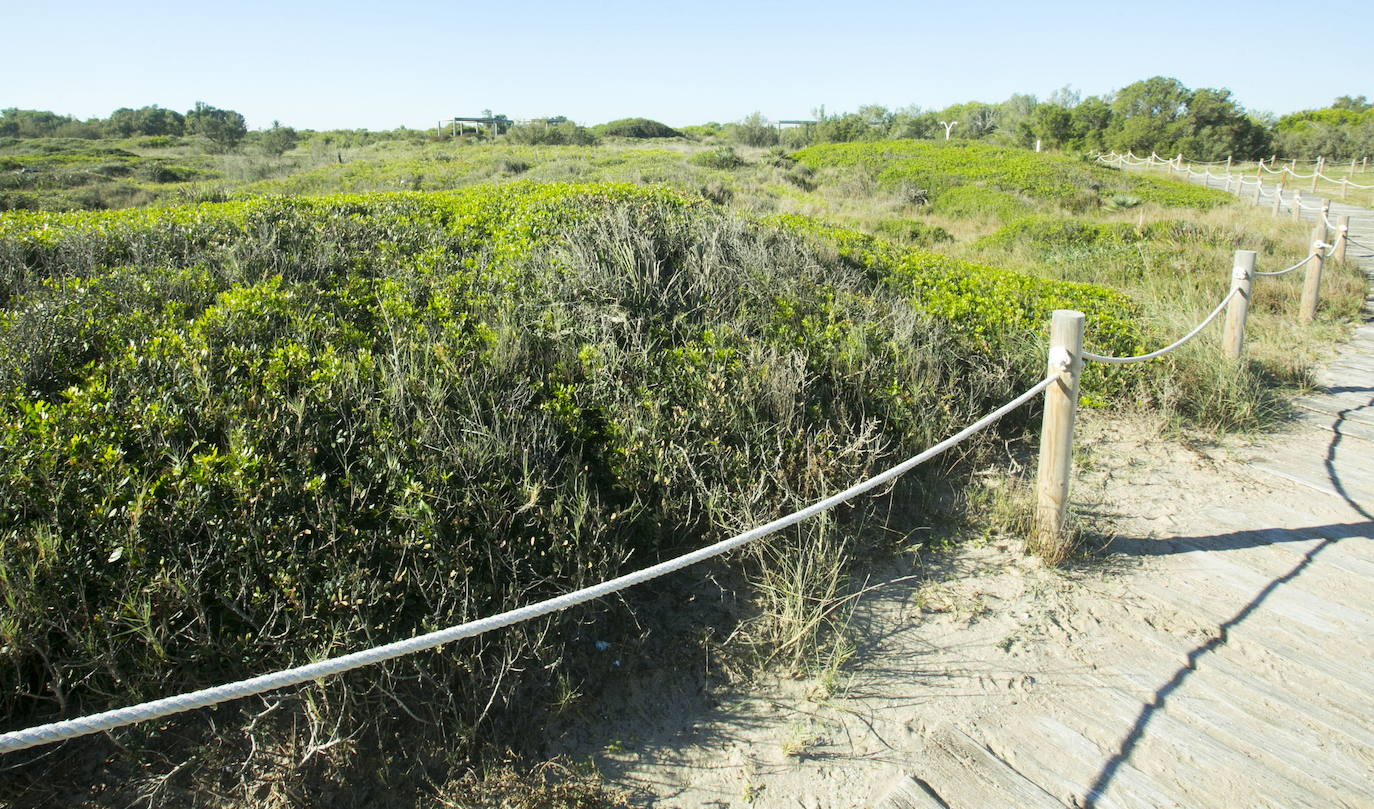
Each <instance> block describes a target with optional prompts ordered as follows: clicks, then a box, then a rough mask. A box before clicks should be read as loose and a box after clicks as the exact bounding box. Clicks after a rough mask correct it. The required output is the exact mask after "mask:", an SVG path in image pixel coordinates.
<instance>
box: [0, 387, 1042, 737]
mask: <svg viewBox="0 0 1374 809" xmlns="http://www.w3.org/2000/svg"><path fill="white" fill-rule="evenodd" d="M1058 378H1059V376H1058V374H1054V375H1051V376H1047V377H1046V378H1044V379H1042V380H1040V381H1039V382H1038V383H1036V384H1035V386H1034V387H1032V388H1031V389H1030V390H1028V391H1026V392H1025V393H1023V394H1021V395H1020V396H1017V397H1016V398H1015V399H1012V400H1011V401H1010V402H1007V403H1006V404H1004V405H1002V406H1001V407H999V408H997V409H996V410H994V411H992V412H991V413H989V414H987V415H986V416H984V417H982V418H981V419H979V420H978V421H975V422H974V423H973V424H970V425H969V426H967V427H965V428H964V429H962V430H960V431H959V432H957V433H955V434H954V435H952V436H950V437H949V438H946V439H945V440H944V441H941V442H940V443H938V444H936V445H935V446H933V447H931V448H930V449H927V450H926V451H924V452H922V453H921V454H919V455H916V456H914V457H912V458H908V459H907V460H905V461H903V462H902V463H900V464H898V465H896V466H894V467H892V468H891V469H888V470H887V471H885V472H882V473H880V474H878V475H875V476H874V477H871V478H869V479H868V480H865V481H863V482H861V483H856V484H855V485H853V486H850V487H849V488H848V489H845V490H844V491H842V492H840V493H838V494H833V495H831V496H830V497H827V498H825V499H824V500H821V501H819V502H816V503H812V504H811V505H809V506H807V507H806V508H803V509H801V510H800V511H796V512H793V513H792V514H789V515H787V516H786V517H779V518H778V519H776V520H773V521H772V522H770V523H766V524H764V525H760V526H758V527H757V528H754V529H752V530H749V531H746V532H745V533H743V534H738V535H736V536H733V537H731V538H729V539H725V540H721V541H720V542H717V543H716V544H714V545H708V546H707V547H705V548H701V549H700V550H696V551H693V552H691V553H688V554H684V555H682V556H679V557H677V558H675V559H669V560H668V561H666V562H660V563H658V564H656V565H653V566H651V567H647V568H644V569H643V570H639V571H636V572H634V573H627V574H625V575H624V576H619V577H617V578H614V579H611V580H609V581H604V582H602V583H600V584H595V585H592V586H591V587H584V588H583V589H581V590H575V591H573V592H571V593H565V594H564V595H561V596H557V597H555V598H550V599H548V600H547V601H541V602H539V603H537V604H530V605H528V606H524V607H520V608H519V609H514V610H510V611H507V612H503V613H500V614H499V615H493V616H490V617H487V618H481V619H479V620H476V621H470V622H468V623H465V624H459V625H457V626H451V627H448V628H445V629H440V630H436V631H434V632H429V633H427V634H424V635H417V636H416V637H413V638H409V639H407V640H401V641H395V642H392V643H388V644H385V645H383V646H377V647H374V648H371V649H364V650H362V651H359V652H353V653H351V654H346V655H343V656H341V657H336V658H332V659H328V660H320V661H317V662H315V663H308V664H306V665H303V666H296V667H294V668H289V669H284V670H282V671H276V672H272V673H271V674H262V675H259V676H257V677H253V678H250V679H247V680H241V681H239V682H236V683H228V684H225V685H218V686H215V687H213V688H205V689H201V690H199V691H192V692H189V693H186V694H178V695H176V696H172V697H164V698H162V699H157V700H153V701H151V702H145V703H143V704H141V705H133V706H130V707H127V708H117V709H115V710H111V711H105V712H103V713H97V714H93V715H91V716H83V717H80V718H78V719H68V720H65V721H62V722H53V723H51V724H47V725H39V726H37V727H32V728H27V729H25V730H17V731H13V732H10V733H5V734H3V735H0V753H12V752H15V751H17V750H24V749H27V748H29V747H35V746H37V745H40V744H50V743H52V742H59V741H64V740H66V739H72V738H75V737H77V736H85V735H87V734H91V733H99V732H101V731H105V730H113V729H115V728H120V727H124V726H125V725H131V724H134V723H135V722H146V721H148V720H151V719H158V718H161V717H164V716H171V715H172V714H178V713H183V712H185V711H191V710H195V709H197V708H204V707H207V706H210V705H217V704H219V703H221V702H227V701H229V700H231V699H239V698H241V697H249V696H253V695H254V694H261V693H263V692H265V691H272V690H275V689H278V688H285V687H287V686H292V685H299V684H301V683H305V682H309V681H311V680H317V679H319V678H321V677H328V676H331V675H335V674H342V673H344V672H346V671H352V670H353V669H356V668H361V667H363V666H369V665H372V664H374V663H381V662H382V661H385V660H391V659H392V658H396V657H401V656H402V655H408V654H413V653H415V652H419V651H423V650H425V649H432V648H434V647H436V646H441V645H443V644H445V643H450V642H452V641H455V640H459V639H461V638H471V637H474V636H476V635H480V634H482V633H483V632H489V631H491V630H493V629H500V628H501V627H506V626H510V625H511V624H516V623H519V622H521V621H527V620H529V619H531V618H537V617H539V616H541V615H548V614H550V613H553V612H557V611H559V610H565V609H567V608H569V607H573V606H576V605H578V604H581V603H583V602H586V601H591V600H593V599H596V598H601V597H602V596H606V595H610V594H611V593H614V592H617V591H619V590H623V589H625V588H627V587H632V586H634V585H636V584H641V583H643V582H646V581H649V580H650V579H655V578H658V577H659V576H664V575H667V574H668V573H672V572H674V571H677V570H681V569H682V568H684V567H688V566H689V565H694V564H696V563H697V562H701V561H703V560H706V559H710V558H711V557H713V556H719V555H720V554H722V553H725V552H727V551H731V550H734V549H735V548H738V547H740V546H741V545H744V544H746V543H748V542H751V541H753V540H755V539H758V538H760V537H764V536H767V535H768V534H772V533H774V532H776V531H779V530H781V529H783V528H786V527H788V526H791V525H795V524H797V523H799V522H801V521H802V520H805V519H807V518H808V517H812V516H814V515H816V514H819V513H821V512H822V511H825V510H827V509H830V508H834V507H835V506H837V505H839V504H841V503H843V502H845V501H846V500H850V499H853V498H855V497H857V496H859V495H861V494H863V493H864V492H867V491H871V490H873V489H876V488H878V487H879V486H882V485H883V484H885V483H888V482H889V481H891V480H893V479H895V478H896V477H898V476H899V475H902V474H903V473H905V472H908V471H910V470H911V469H913V468H915V467H917V466H919V465H920V464H922V463H925V462H926V461H928V460H930V459H931V458H934V457H935V456H937V455H939V454H940V453H942V452H944V451H945V450H947V449H949V448H950V447H953V446H955V445H956V444H958V443H959V442H961V441H963V440H964V439H966V438H968V437H969V436H971V435H974V434H975V433H978V432H980V431H982V430H984V429H986V428H987V427H989V426H990V425H992V424H993V423H994V422H996V421H997V420H998V419H1000V418H1002V416H1004V415H1006V414H1007V413H1010V412H1011V411H1013V410H1015V409H1016V408H1018V407H1020V406H1021V405H1023V404H1025V403H1026V402H1029V401H1030V400H1031V399H1033V398H1034V397H1035V396H1036V395H1038V394H1040V393H1041V392H1043V391H1044V390H1045V389H1046V388H1048V387H1049V386H1050V385H1051V384H1053V383H1054V382H1055V381H1056V380H1057V379H1058Z"/></svg>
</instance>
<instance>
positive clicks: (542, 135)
mask: <svg viewBox="0 0 1374 809" xmlns="http://www.w3.org/2000/svg"><path fill="white" fill-rule="evenodd" d="M506 139H507V140H509V141H510V142H511V143H522V144H526V145H531V146H594V145H596V134H595V133H593V132H592V131H591V130H590V129H587V128H586V127H583V126H578V125H577V124H575V123H573V122H572V121H560V122H558V123H545V122H543V121H531V122H530V123H528V124H520V125H519V126H512V127H511V128H510V129H508V130H506Z"/></svg>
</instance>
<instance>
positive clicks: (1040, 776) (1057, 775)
mask: <svg viewBox="0 0 1374 809" xmlns="http://www.w3.org/2000/svg"><path fill="white" fill-rule="evenodd" d="M978 733H979V736H980V737H981V738H982V739H983V742H984V744H986V745H987V746H988V748H989V749H990V750H992V751H994V752H995V753H996V755H997V756H998V758H999V759H1001V760H1005V761H1007V762H1008V763H1010V764H1011V765H1012V766H1014V767H1015V768H1016V769H1017V770H1018V771H1019V772H1021V773H1023V774H1024V775H1025V776H1026V777H1027V778H1028V779H1030V780H1032V781H1034V782H1035V783H1036V784H1038V785H1039V786H1040V788H1041V789H1043V790H1044V791H1046V792H1047V793H1049V794H1051V795H1053V796H1055V797H1056V798H1058V799H1059V800H1060V801H1062V802H1063V803H1064V804H1065V805H1068V806H1085V805H1088V803H1089V801H1088V798H1089V793H1090V791H1091V789H1092V787H1093V786H1094V784H1095V783H1096V781H1097V780H1098V777H1099V776H1100V774H1101V772H1102V768H1103V767H1104V766H1105V765H1106V764H1107V762H1108V761H1110V759H1111V754H1110V753H1109V752H1108V751H1105V750H1103V749H1102V747H1101V746H1100V745H1098V744H1096V743H1094V742H1093V741H1092V740H1090V739H1088V738H1087V737H1086V736H1084V735H1083V734H1082V733H1079V732H1078V731H1076V730H1074V729H1072V728H1070V727H1069V726H1067V725H1065V724H1064V723H1063V722H1061V721H1060V720H1058V719H1056V718H1054V717H1052V716H1050V714H1049V712H1048V711H1045V710H1040V711H1037V712H1036V713H1035V714H1034V715H1033V716H1031V717H1029V718H1028V719H1027V720H1025V721H1018V722H1016V723H1007V724H1005V725H993V724H991V723H989V724H987V725H985V726H984V727H982V728H980V729H979V731H978ZM1091 798H1092V802H1091V805H1092V806H1093V807H1094V808H1095V809H1158V807H1164V806H1183V805H1185V804H1181V803H1179V801H1178V800H1177V798H1178V796H1177V795H1175V794H1172V793H1171V792H1170V791H1169V790H1168V789H1167V788H1166V787H1165V786H1164V785H1162V784H1159V783H1157V782H1155V781H1154V780H1153V779H1151V778H1150V777H1149V776H1147V775H1145V773H1143V772H1141V771H1140V770H1139V768H1137V767H1136V766H1135V765H1134V764H1132V763H1131V762H1129V761H1127V762H1122V763H1121V765H1120V766H1119V767H1118V768H1117V769H1116V773H1115V777H1114V778H1113V779H1112V782H1111V783H1110V784H1108V785H1107V788H1106V789H1104V790H1101V791H1099V792H1095V793H1092V795H1091ZM969 806H971V807H972V806H987V807H993V806H998V807H1000V806H1007V807H1011V806H1016V804H1014V803H1003V804H996V803H988V804H969ZM959 809H962V807H960V808H959Z"/></svg>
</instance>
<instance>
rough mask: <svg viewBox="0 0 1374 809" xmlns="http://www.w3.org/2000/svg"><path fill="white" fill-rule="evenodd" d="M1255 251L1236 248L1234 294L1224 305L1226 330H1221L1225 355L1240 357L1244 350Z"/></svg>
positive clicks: (1233, 276)
mask: <svg viewBox="0 0 1374 809" xmlns="http://www.w3.org/2000/svg"><path fill="white" fill-rule="evenodd" d="M1255 255H1256V254H1255V251H1254V250H1237V251H1236V260H1235V266H1234V267H1233V268H1232V269H1231V289H1232V290H1235V291H1236V294H1234V295H1232V296H1231V302H1230V303H1229V304H1227V305H1226V330H1225V331H1224V332H1222V349H1223V350H1224V351H1225V352H1226V356H1228V357H1230V358H1232V359H1237V360H1238V359H1240V356H1241V354H1242V353H1244V351H1245V319H1246V317H1248V316H1249V314H1250V285H1251V283H1252V282H1253V281H1254V277H1255Z"/></svg>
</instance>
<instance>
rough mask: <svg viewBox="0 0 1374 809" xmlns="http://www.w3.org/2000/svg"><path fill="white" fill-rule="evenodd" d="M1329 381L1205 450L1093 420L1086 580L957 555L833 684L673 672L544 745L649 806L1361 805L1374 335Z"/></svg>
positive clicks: (1369, 678) (1373, 625) (1372, 736)
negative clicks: (739, 685) (713, 685)
mask: <svg viewBox="0 0 1374 809" xmlns="http://www.w3.org/2000/svg"><path fill="white" fill-rule="evenodd" d="M1323 384H1324V386H1325V388H1326V390H1325V391H1324V392H1322V393H1320V394H1319V395H1314V396H1311V397H1305V398H1304V400H1302V402H1301V407H1300V408H1299V414H1298V415H1299V416H1300V418H1299V419H1297V420H1295V421H1294V423H1293V424H1292V425H1291V426H1290V427H1289V428H1288V429H1287V430H1285V431H1283V432H1280V433H1278V434H1275V435H1270V436H1266V437H1264V438H1262V439H1260V440H1257V441H1253V442H1249V441H1243V440H1231V441H1228V442H1227V443H1225V444H1224V445H1223V446H1221V447H1210V448H1204V449H1198V448H1189V447H1186V446H1182V445H1180V444H1178V443H1176V442H1170V441H1166V440H1162V439H1160V438H1159V437H1158V436H1157V435H1154V434H1152V433H1151V432H1150V431H1148V430H1147V429H1144V428H1143V427H1142V425H1140V424H1138V423H1134V422H1131V421H1125V420H1120V419H1115V420H1111V419H1103V418H1100V417H1098V418H1092V417H1089V418H1087V419H1085V421H1084V422H1083V424H1082V428H1081V433H1080V435H1081V439H1080V445H1081V446H1082V447H1083V448H1084V450H1085V452H1084V453H1083V457H1084V458H1085V461H1084V462H1082V463H1080V464H1079V467H1078V469H1077V470H1076V477H1075V483H1074V494H1073V500H1074V502H1075V503H1076V504H1077V506H1078V507H1079V509H1080V510H1081V511H1082V512H1084V513H1085V514H1086V516H1087V518H1088V520H1089V521H1090V523H1091V524H1092V525H1093V527H1094V528H1095V529H1096V530H1098V531H1100V532H1101V533H1102V534H1104V535H1106V536H1111V537H1112V540H1111V541H1110V543H1109V544H1108V545H1107V547H1106V548H1105V549H1104V550H1103V552H1102V553H1099V554H1096V555H1094V557H1093V560H1092V561H1091V562H1088V563H1085V564H1082V565H1079V566H1077V567H1074V568H1071V569H1069V570H1068V571H1051V570H1045V569H1043V568H1041V567H1039V566H1038V565H1037V564H1036V563H1035V562H1034V560H1031V559H1028V558H1026V557H1025V556H1024V554H1023V553H1022V551H1021V548H1020V547H1017V546H1016V545H1015V544H1014V543H1004V544H991V545H981V546H972V547H965V548H962V549H961V550H959V551H958V552H957V553H955V554H954V555H953V556H952V557H951V558H949V559H947V560H946V566H947V569H946V570H944V571H941V573H940V575H939V576H936V577H932V578H931V579H929V580H927V581H926V582H910V581H905V582H900V583H894V584H893V585H892V586H890V587H886V588H884V589H882V590H880V591H878V592H877V593H875V594H873V595H872V596H871V597H870V598H869V599H868V601H867V602H866V603H865V604H864V605H863V606H862V607H861V609H860V610H859V614H858V615H856V618H855V625H854V628H855V630H856V635H857V636H858V637H859V638H860V639H861V648H860V651H859V653H858V654H857V655H856V656H855V658H854V660H853V661H852V662H851V664H850V666H848V667H847V669H846V670H845V671H844V672H842V673H841V674H840V676H839V677H838V678H837V679H835V680H830V681H826V680H823V679H812V680H805V679H803V680H793V679H784V678H774V679H769V680H765V681H763V682H760V683H756V684H754V685H753V686H751V687H749V688H747V689H741V690H738V691H729V692H711V693H707V691H705V690H704V689H703V686H702V682H703V680H702V678H701V677H700V676H696V675H693V674H692V673H691V672H690V670H691V669H692V668H693V665H694V664H691V663H690V662H684V663H683V664H682V665H679V666H665V667H664V673H663V674H662V675H661V676H660V677H658V678H657V679H655V680H654V681H652V682H650V681H646V682H643V683H641V684H639V685H637V686H636V692H635V693H630V694H627V695H623V699H617V701H616V706H615V707H614V708H613V709H607V710H608V713H607V714H606V716H605V717H604V721H602V722H600V723H598V724H596V725H595V726H594V727H590V728H583V729H581V730H579V731H577V732H574V733H569V734H567V735H565V736H563V737H562V738H559V739H556V740H553V742H552V744H551V746H552V748H553V752H563V753H567V754H569V755H572V756H574V757H576V758H579V759H584V760H585V758H587V757H591V758H592V759H594V760H595V761H596V763H597V765H598V767H599V768H600V769H601V771H602V772H603V774H605V775H606V776H607V778H608V779H609V780H610V781H611V782H613V783H616V784H619V785H620V786H622V787H624V788H626V789H629V790H631V791H632V793H633V794H634V795H635V796H636V797H637V799H638V800H639V801H640V802H642V803H644V804H645V805H653V806H662V807H689V806H691V807H695V806H757V807H789V808H790V807H805V808H806V809H811V807H865V806H875V805H883V806H887V807H898V806H941V805H945V806H948V807H952V808H953V809H962V808H963V807H996V806H1025V807H1036V806H1045V807H1063V806H1074V807H1088V806H1094V807H1102V809H1108V808H1109V807H1171V806H1178V807H1190V808H1191V807H1242V806H1243V807H1285V808H1286V809H1291V808H1292V807H1309V806H1310V807H1374V703H1372V702H1371V699H1370V697H1369V694H1370V693H1374V541H1371V540H1374V324H1372V323H1366V324H1365V325H1364V326H1363V327H1362V328H1361V329H1360V330H1359V331H1358V332H1357V334H1356V336H1355V339H1354V340H1353V341H1352V342H1351V343H1350V344H1348V345H1347V346H1345V347H1343V349H1342V351H1341V353H1340V355H1339V356H1338V358H1337V359H1336V360H1335V361H1334V362H1333V363H1332V364H1331V366H1330V367H1329V368H1328V370H1327V371H1326V376H1325V378H1324V379H1323ZM912 572H913V570H912V569H911V568H902V567H901V566H897V567H894V568H893V570H891V571H889V572H888V574H887V578H888V579H889V580H893V581H896V580H897V579H899V578H901V577H903V576H907V575H909V574H911V573H912ZM911 777H914V778H916V779H920V781H921V782H923V783H924V784H925V785H926V786H927V787H928V789H929V791H930V792H933V793H935V794H936V795H938V796H939V799H938V800H937V799H935V798H933V797H930V796H929V795H927V794H926V793H924V792H922V793H920V794H917V792H916V791H915V788H914V787H913V784H914V782H913V781H910V780H906V779H908V778H911ZM894 785H897V786H898V787H899V790H898V791H899V792H900V791H901V789H900V787H901V785H905V786H906V787H907V789H906V794H908V795H909V796H911V800H910V801H909V802H902V801H900V800H897V799H896V797H895V796H894V794H893V788H894ZM942 802H943V803H942Z"/></svg>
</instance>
